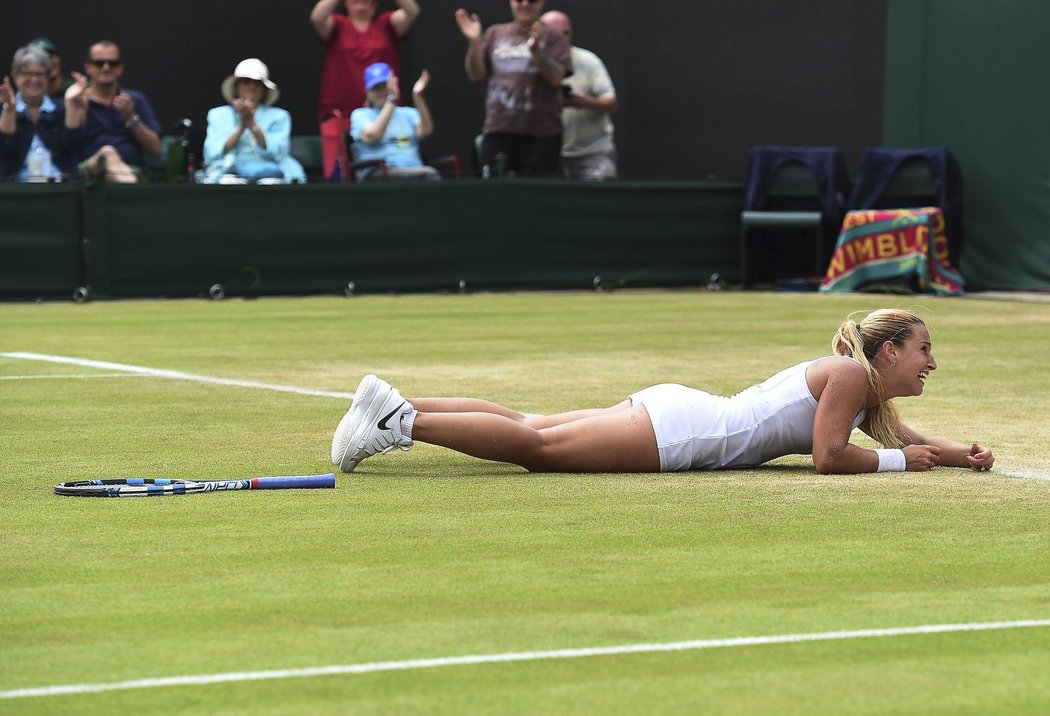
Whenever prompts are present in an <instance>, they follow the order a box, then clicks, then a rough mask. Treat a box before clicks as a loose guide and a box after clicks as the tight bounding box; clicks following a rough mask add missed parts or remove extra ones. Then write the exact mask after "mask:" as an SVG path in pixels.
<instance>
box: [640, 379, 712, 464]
mask: <svg viewBox="0 0 1050 716" xmlns="http://www.w3.org/2000/svg"><path fill="white" fill-rule="evenodd" d="M628 397H629V398H630V399H631V403H632V404H633V405H644V406H645V410H646V411H647V412H648V413H649V419H650V420H651V421H652V423H653V431H654V432H655V433H656V447H657V450H658V451H659V453H660V471H661V472H674V471H677V470H716V469H718V468H720V467H723V466H724V461H725V448H726V410H725V408H726V405H725V404H726V401H727V400H728V399H727V398H723V397H720V396H717V395H711V394H710V393H705V392H704V391H702V390H697V389H696V388H690V387H688V386H684V385H677V384H675V383H662V384H660V385H654V386H652V387H649V388H645V389H643V390H640V391H638V392H637V393H632V394H631V395H630V396H628Z"/></svg>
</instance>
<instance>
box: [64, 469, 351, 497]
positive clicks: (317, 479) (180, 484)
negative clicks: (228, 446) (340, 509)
mask: <svg viewBox="0 0 1050 716" xmlns="http://www.w3.org/2000/svg"><path fill="white" fill-rule="evenodd" d="M316 487H335V475H334V474H333V473H328V474H327V475H297V476H288V477H253V478H250V479H247V480H174V479H167V478H159V477H158V478H148V477H129V478H126V479H120V480H77V481H76V482H63V483H60V484H58V485H55V494H56V495H67V496H70V497H155V496H162V495H189V494H193V493H195V492H217V491H219V490H289V489H302V488H316Z"/></svg>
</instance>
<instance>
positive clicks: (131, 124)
mask: <svg viewBox="0 0 1050 716" xmlns="http://www.w3.org/2000/svg"><path fill="white" fill-rule="evenodd" d="M140 124H142V117H140V116H138V115H137V114H136V115H134V116H133V117H132V118H131V119H129V120H128V121H127V122H124V126H125V127H126V128H127V129H134V128H135V127H137V126H138V125H140Z"/></svg>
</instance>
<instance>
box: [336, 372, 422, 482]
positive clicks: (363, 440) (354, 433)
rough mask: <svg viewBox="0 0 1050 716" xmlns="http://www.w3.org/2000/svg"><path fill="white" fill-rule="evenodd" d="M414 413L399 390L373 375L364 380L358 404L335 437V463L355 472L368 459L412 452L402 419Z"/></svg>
mask: <svg viewBox="0 0 1050 716" xmlns="http://www.w3.org/2000/svg"><path fill="white" fill-rule="evenodd" d="M412 410H413V408H412V404H411V403H409V402H408V401H407V400H405V399H404V398H402V397H401V393H399V392H398V391H397V389H396V388H394V387H393V386H391V385H390V383H387V382H386V381H385V380H383V379H382V378H378V377H376V376H374V375H372V374H371V373H369V374H368V375H366V376H365V377H364V378H362V379H361V382H360V383H359V384H358V386H357V392H356V393H355V394H354V402H353V403H352V404H351V405H350V409H349V410H348V411H346V415H344V416H343V419H342V420H340V421H339V426H338V427H337V428H336V429H335V436H334V437H333V438H332V464H333V465H338V466H339V469H340V470H342V471H343V472H353V471H354V468H355V467H357V466H358V464H359V463H360V462H361V461H362V460H364V459H365V458H366V457H371V456H372V455H376V454H382V453H388V452H390V451H391V450H393V449H394V448H400V449H401V450H408V449H409V448H410V447H412V440H411V439H409V438H406V437H405V436H404V435H402V434H401V418H402V417H403V416H405V415H407V414H408V413H411V412H412Z"/></svg>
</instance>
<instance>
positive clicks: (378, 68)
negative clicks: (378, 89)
mask: <svg viewBox="0 0 1050 716" xmlns="http://www.w3.org/2000/svg"><path fill="white" fill-rule="evenodd" d="M389 80H390V65H388V64H387V63H385V62H376V63H374V64H371V65H369V66H368V67H366V68H365V89H372V88H373V87H375V86H376V85H382V84H386V83H387V82H388V81H389Z"/></svg>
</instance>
